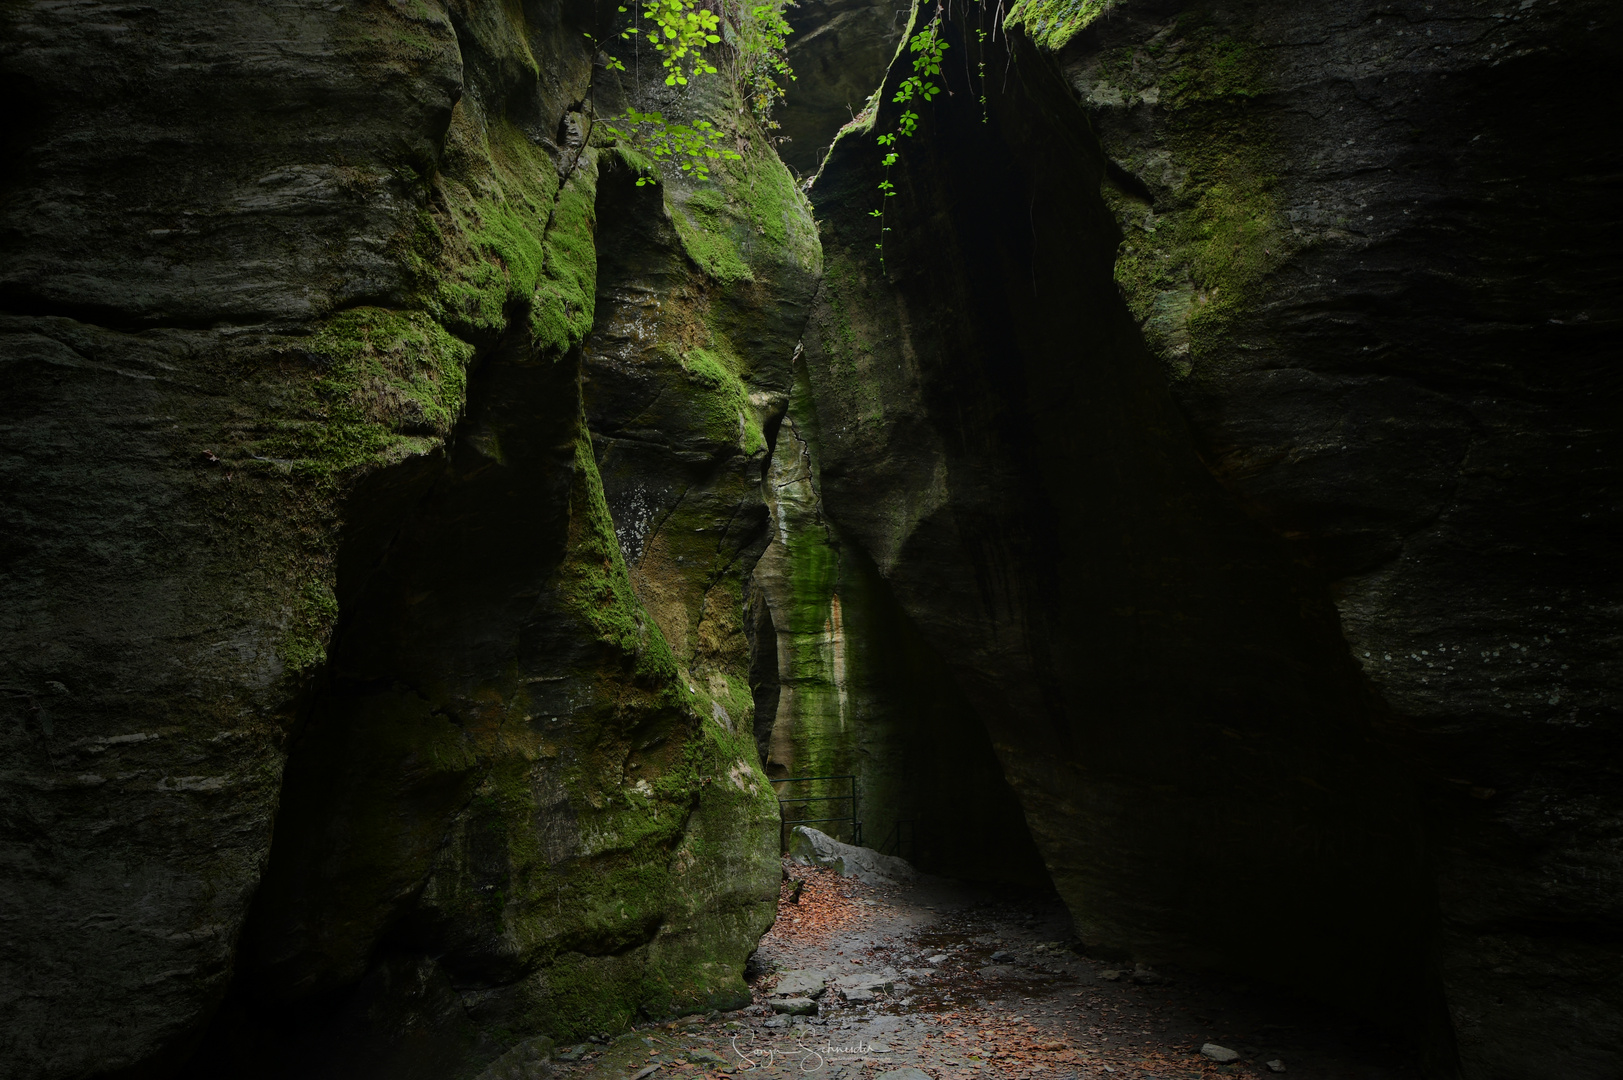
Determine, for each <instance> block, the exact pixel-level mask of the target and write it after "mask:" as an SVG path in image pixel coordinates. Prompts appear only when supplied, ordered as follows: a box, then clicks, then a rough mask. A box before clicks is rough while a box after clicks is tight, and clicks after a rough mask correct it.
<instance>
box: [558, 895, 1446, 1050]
mask: <svg viewBox="0 0 1623 1080" xmlns="http://www.w3.org/2000/svg"><path fill="white" fill-rule="evenodd" d="M786 871H787V872H788V873H789V874H790V875H792V878H793V879H794V880H796V881H798V880H802V879H803V880H804V882H805V884H804V885H803V886H802V887H801V896H800V900H799V902H798V903H791V902H790V896H791V892H792V889H793V882H792V881H786V882H785V883H784V892H783V902H782V903H781V904H780V907H779V911H778V919H777V922H776V923H775V924H774V925H773V927H772V929H771V931H770V932H769V933H768V934H767V935H766V937H765V938H763V939H762V941H761V946H760V949H759V950H758V951H757V953H756V954H755V956H754V957H752V959H751V962H750V968H749V970H748V971H747V973H746V974H747V975H748V976H749V979H750V985H751V990H752V992H753V996H754V1004H752V1005H751V1006H749V1007H748V1008H746V1009H742V1010H739V1011H737V1012H731V1013H712V1014H710V1015H709V1016H695V1017H687V1018H685V1019H683V1020H678V1021H674V1022H671V1023H665V1024H656V1025H649V1026H647V1027H643V1028H639V1029H637V1030H635V1031H632V1032H630V1033H628V1034H625V1035H622V1036H621V1037H620V1038H618V1039H615V1040H613V1041H612V1042H610V1041H607V1040H605V1041H604V1042H603V1043H601V1044H582V1045H581V1046H578V1047H574V1048H567V1049H566V1051H565V1053H566V1056H573V1055H578V1056H579V1060H578V1061H575V1062H567V1061H555V1064H554V1069H555V1074H556V1075H559V1076H563V1077H571V1078H578V1080H627V1078H630V1077H640V1078H641V1080H663V1078H667V1077H713V1076H738V1075H745V1074H748V1075H750V1076H757V1077H785V1078H787V1077H795V1076H799V1077H805V1076H815V1077H819V1078H822V1077H838V1078H843V1080H877V1078H879V1077H882V1076H884V1074H886V1073H887V1072H891V1071H894V1070H902V1069H908V1068H913V1069H918V1070H921V1071H922V1072H923V1073H924V1075H925V1076H926V1077H929V1078H931V1080H958V1078H966V1080H967V1078H970V1077H998V1078H1005V1077H1010V1078H1012V1077H1041V1078H1044V1080H1048V1078H1053V1080H1069V1078H1071V1077H1078V1078H1080V1077H1105V1076H1113V1077H1121V1078H1124V1080H1125V1078H1132V1080H1150V1078H1154V1080H1184V1078H1188V1080H1193V1078H1197V1077H1199V1078H1203V1080H1204V1078H1215V1077H1251V1076H1256V1077H1265V1076H1266V1077H1272V1076H1279V1075H1283V1076H1294V1077H1305V1078H1314V1080H1418V1078H1419V1077H1420V1075H1421V1073H1420V1069H1419V1065H1418V1053H1417V1051H1415V1049H1414V1048H1413V1047H1412V1046H1410V1045H1409V1044H1407V1043H1405V1042H1403V1041H1401V1040H1399V1039H1396V1038H1394V1037H1393V1036H1392V1035H1390V1034H1388V1033H1386V1032H1384V1031H1382V1030H1380V1029H1375V1028H1371V1027H1368V1026H1365V1025H1362V1024H1360V1023H1359V1022H1358V1021H1356V1020H1354V1019H1352V1018H1349V1017H1347V1016H1345V1015H1342V1014H1338V1013H1335V1012H1333V1011H1330V1010H1328V1009H1326V1008H1324V1007H1322V1006H1319V1005H1316V1004H1314V1003H1311V1002H1308V1001H1304V1000H1302V999H1300V998H1296V997H1292V996H1289V995H1286V994H1284V993H1282V992H1280V991H1278V990H1276V989H1272V988H1268V987H1262V986H1256V985H1251V984H1248V983H1245V982H1235V981H1232V980H1224V979H1220V978H1214V977H1212V976H1209V975H1202V974H1199V973H1193V972H1186V971H1178V970H1170V969H1168V970H1150V969H1144V968H1136V969H1135V968H1134V967H1133V966H1132V965H1123V964H1121V963H1120V962H1114V961H1111V960H1109V959H1106V958H1102V957H1095V956H1091V955H1088V953H1087V951H1086V950H1085V949H1084V948H1083V947H1082V946H1081V945H1080V943H1079V942H1077V940H1076V939H1075V937H1074V935H1073V933H1072V930H1071V922H1070V918H1069V916H1068V914H1067V913H1066V910H1065V908H1064V906H1063V905H1062V904H1061V903H1060V901H1059V899H1058V897H1056V896H1054V895H1053V894H1052V893H1043V892H1032V891H1014V890H1007V889H997V888H989V887H983V886H976V885H972V884H966V883H962V882H954V881H946V880H941V879H926V880H924V881H921V882H920V883H917V884H912V885H881V884H865V883H862V882H859V881H856V880H854V879H849V878H841V877H838V876H836V875H835V874H833V873H832V872H831V871H826V870H817V869H809V868H806V867H800V866H788V865H786ZM807 971H811V972H820V973H822V974H823V975H824V976H825V977H826V978H827V979H828V980H829V982H830V985H829V986H828V988H827V989H825V990H824V991H823V992H822V993H821V994H820V995H819V996H817V997H816V998H815V1005H816V1012H815V1013H814V1014H809V1015H788V1014H783V1013H779V1012H776V1011H775V1010H774V1009H773V1004H772V1003H773V1001H774V1000H775V999H776V998H777V994H776V991H777V989H778V987H779V984H780V983H782V984H784V985H788V979H789V977H790V976H789V973H791V972H807ZM860 975H868V976H874V977H878V978H880V979H882V980H883V981H884V982H885V983H888V985H889V990H888V991H880V992H876V993H875V994H874V999H873V1001H872V1002H862V1003H858V1002H851V1001H847V1000H845V999H844V996H843V994H842V992H841V989H840V986H839V983H838V980H840V979H841V977H847V979H848V981H849V977H851V976H860ZM858 996H860V995H858ZM1208 1044H1211V1045H1212V1046H1214V1047H1222V1048H1225V1049H1228V1050H1232V1051H1234V1052H1235V1053H1236V1054H1237V1055H1238V1057H1237V1058H1236V1059H1235V1060H1233V1061H1229V1062H1226V1063H1220V1062H1218V1061H1216V1060H1213V1059H1212V1058H1211V1057H1210V1056H1208V1055H1207V1054H1206V1053H1203V1047H1206V1046H1207V1045H1208ZM1219 1056H1221V1055H1219ZM1270 1063H1272V1065H1270ZM1274 1066H1277V1067H1274ZM904 1075H905V1076H907V1078H908V1080H918V1077H917V1075H916V1074H904Z"/></svg>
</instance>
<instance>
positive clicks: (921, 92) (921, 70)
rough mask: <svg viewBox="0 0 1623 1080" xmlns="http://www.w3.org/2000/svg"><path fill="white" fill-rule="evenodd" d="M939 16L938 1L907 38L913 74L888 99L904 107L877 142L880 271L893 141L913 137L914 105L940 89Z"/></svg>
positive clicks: (895, 153) (896, 155) (891, 192)
mask: <svg viewBox="0 0 1623 1080" xmlns="http://www.w3.org/2000/svg"><path fill="white" fill-rule="evenodd" d="M942 13H943V8H942V6H941V4H940V3H939V2H938V3H937V4H936V9H935V15H934V17H933V18H931V20H930V25H928V26H926V27H925V28H924V29H923V30H920V31H919V32H918V33H916V34H914V35H913V36H912V37H911V38H909V39H908V42H907V49H908V52H910V53H912V56H913V73H912V74H911V75H909V76H907V78H905V79H903V80H902V82H901V85H900V86H898V87H897V88H896V93H895V95H894V96H893V97H892V98H891V101H893V102H895V103H896V104H898V105H905V106H907V107H906V108H904V109H903V110H902V111H901V114H900V115H898V116H897V117H896V130H895V131H887V132H885V133H884V134H883V135H880V136H878V138H877V140H876V141H877V142H878V143H879V146H880V147H881V149H882V150H883V151H884V155H883V156H882V157H881V158H880V160H879V163H880V164H881V165H883V166H884V169H885V176H884V179H882V180H880V181H879V192H880V194H881V196H882V197H883V198H882V200H881V202H880V203H879V209H877V210H870V211H868V214H869V216H870V217H876V218H878V219H879V241H878V242H877V243H875V244H874V247H876V248H878V249H879V266H880V268H881V269H883V268H884V265H885V234H886V233H887V232H889V231H890V227H889V226H887V225H886V224H885V206H886V203H885V202H884V201H883V200H885V199H893V198H895V197H896V185H895V184H893V183H891V180H890V169H891V166H893V165H895V164H896V162H897V161H899V160H900V159H901V152H900V151H899V150H897V148H896V139H897V138H898V137H899V136H904V135H905V136H907V137H908V138H912V137H913V133H914V132H915V131H917V130H918V126H919V114H918V113H916V112H914V111H913V104H914V102H919V101H930V100H932V99H934V97H935V96H936V95H937V94H939V93H941V90H942V87H941V86H939V85H938V84H937V83H936V80H937V79H939V78H940V77H941V54H942V53H944V52H945V51H946V49H947V43H946V42H945V41H943V40H942V39H941V17H942Z"/></svg>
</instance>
